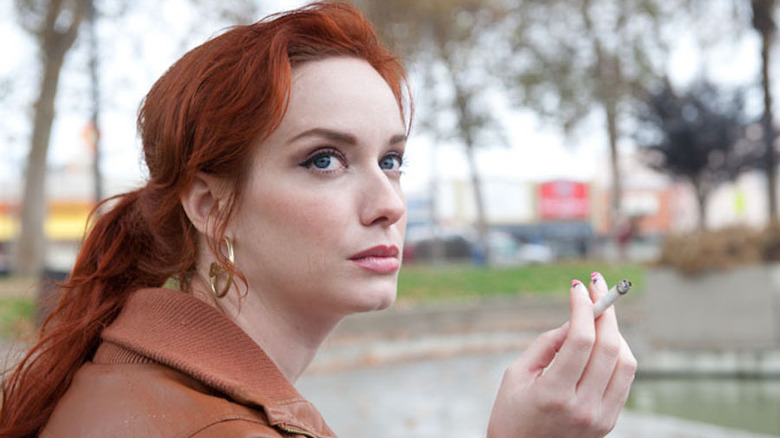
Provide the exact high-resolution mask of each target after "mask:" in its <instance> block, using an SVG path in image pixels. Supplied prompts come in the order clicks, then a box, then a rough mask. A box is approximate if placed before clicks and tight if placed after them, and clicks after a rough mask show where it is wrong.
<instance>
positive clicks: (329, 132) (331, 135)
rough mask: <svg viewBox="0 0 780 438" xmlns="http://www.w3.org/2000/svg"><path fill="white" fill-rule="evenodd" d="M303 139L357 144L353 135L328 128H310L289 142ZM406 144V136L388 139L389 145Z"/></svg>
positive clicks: (395, 136)
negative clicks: (323, 139)
mask: <svg viewBox="0 0 780 438" xmlns="http://www.w3.org/2000/svg"><path fill="white" fill-rule="evenodd" d="M304 137H322V138H325V139H328V140H331V141H336V142H339V143H345V144H348V145H356V144H357V143H358V141H357V137H355V136H354V135H352V134H350V133H347V132H341V131H336V130H333V129H328V128H312V129H308V130H306V131H303V132H301V133H300V134H298V135H296V136H295V137H293V138H291V139H290V142H291V143H292V142H294V141H296V140H299V139H301V138H304ZM405 142H406V134H398V135H394V136H392V137H390V142H389V144H390V145H396V144H399V143H405Z"/></svg>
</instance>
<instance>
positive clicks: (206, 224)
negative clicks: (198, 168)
mask: <svg viewBox="0 0 780 438" xmlns="http://www.w3.org/2000/svg"><path fill="white" fill-rule="evenodd" d="M227 193H228V191H227V190H226V187H225V183H224V181H222V180H220V179H218V178H216V177H214V176H211V175H207V174H205V173H201V172H198V174H197V175H195V180H194V181H193V182H192V184H190V186H189V188H187V189H186V190H185V191H184V193H182V195H181V205H182V207H183V208H184V212H185V213H186V214H187V217H188V218H189V219H190V222H192V224H193V225H195V228H197V230H198V231H200V232H201V233H203V234H205V235H207V236H208V235H210V234H211V233H212V232H213V228H211V227H213V226H214V220H215V219H217V218H216V217H214V214H215V213H216V212H219V211H220V210H221V207H222V206H223V205H224V203H225V202H226V197H227Z"/></svg>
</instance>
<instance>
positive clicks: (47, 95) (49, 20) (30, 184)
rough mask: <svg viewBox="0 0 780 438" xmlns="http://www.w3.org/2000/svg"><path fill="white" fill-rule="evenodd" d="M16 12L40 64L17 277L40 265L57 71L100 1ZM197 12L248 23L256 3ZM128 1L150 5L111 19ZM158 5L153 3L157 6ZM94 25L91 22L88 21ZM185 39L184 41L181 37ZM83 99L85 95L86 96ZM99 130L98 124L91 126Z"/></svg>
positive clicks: (32, 1) (44, 2) (35, 5)
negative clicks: (36, 52)
mask: <svg viewBox="0 0 780 438" xmlns="http://www.w3.org/2000/svg"><path fill="white" fill-rule="evenodd" d="M15 2H16V3H15V6H16V11H17V16H18V18H19V20H18V21H19V22H20V23H21V25H22V27H23V28H24V29H25V30H26V31H28V32H29V33H30V34H32V35H33V36H34V37H35V39H36V42H37V44H38V48H39V54H38V58H39V60H40V66H41V79H40V85H39V92H38V98H37V100H36V102H35V104H34V108H33V126H32V135H31V139H30V152H29V156H28V159H27V166H26V169H25V170H26V172H25V180H24V191H23V204H22V213H21V225H22V226H21V235H20V237H19V239H18V242H17V252H18V254H17V258H16V262H17V264H16V267H15V269H16V271H17V273H19V274H22V275H32V276H37V275H39V274H40V273H41V272H42V270H43V268H44V258H45V255H44V254H45V248H46V240H45V234H44V219H45V217H46V193H45V186H46V184H45V178H46V167H47V158H46V157H47V153H48V149H49V140H50V137H51V130H52V124H53V121H54V118H55V98H56V96H57V91H58V87H59V83H60V80H59V79H60V73H61V71H62V68H63V64H64V62H65V58H66V56H67V54H68V53H69V51H70V50H71V48H72V47H73V46H74V43H75V42H76V40H77V38H78V36H79V29H80V27H81V24H82V22H83V21H85V20H88V19H90V18H92V20H94V19H95V17H96V8H97V6H98V5H99V4H102V3H101V2H95V1H94V0H15ZM191 2H192V5H193V6H195V7H197V9H198V11H199V13H201V14H202V15H204V16H209V17H216V18H217V19H218V20H219V21H222V22H224V23H226V24H235V23H243V22H247V21H250V20H251V19H252V17H253V16H254V15H255V14H256V7H255V3H254V2H253V1H252V0H244V1H239V2H230V3H229V4H223V2H219V1H218V0H191ZM129 5H132V7H137V8H144V7H146V8H149V4H147V3H144V2H135V3H130V2H122V1H120V2H119V3H117V4H114V8H117V16H115V17H113V19H115V20H119V19H121V16H122V15H123V14H124V13H125V12H126V10H127V8H128V7H129ZM158 6H159V5H157V4H155V5H153V7H154V9H151V8H149V10H150V11H152V10H156V8H157V7H158ZM92 26H93V27H94V26H95V22H94V21H93V22H92ZM96 38H97V34H96V32H95V31H94V28H93V29H92V33H91V40H92V42H93V43H96ZM182 43H184V39H182ZM93 50H95V53H93V56H91V57H90V58H91V60H90V66H89V67H90V80H91V81H92V91H93V95H92V96H91V101H92V106H93V109H92V115H91V118H92V119H93V121H94V122H95V123H96V122H97V119H98V114H99V110H100V101H101V96H100V94H99V93H98V90H99V88H98V85H99V84H97V81H98V79H99V70H98V68H97V63H98V59H97V58H98V56H99V55H98V53H97V52H96V48H94V49H93ZM85 100H87V99H85ZM95 129H96V130H97V132H99V127H97V126H96V127H95ZM97 152H98V151H96V160H95V163H94V173H95V175H96V178H97V175H98V173H99V168H98V166H99V163H98V161H97V156H98V155H97ZM96 192H97V193H96V197H97V198H102V192H103V190H102V186H101V185H100V181H99V180H97V181H96Z"/></svg>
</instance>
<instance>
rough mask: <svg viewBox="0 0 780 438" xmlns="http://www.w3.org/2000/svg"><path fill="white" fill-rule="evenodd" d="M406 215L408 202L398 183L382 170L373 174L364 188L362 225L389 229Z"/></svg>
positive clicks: (367, 179) (361, 212)
mask: <svg viewBox="0 0 780 438" xmlns="http://www.w3.org/2000/svg"><path fill="white" fill-rule="evenodd" d="M404 215H406V200H405V198H404V195H403V192H402V191H401V186H400V184H399V183H398V181H394V180H392V179H390V178H389V177H388V176H387V175H386V174H385V173H384V172H383V171H382V170H379V169H377V171H375V172H372V173H371V174H370V176H369V178H366V181H364V184H363V188H362V199H361V207H360V223H361V224H363V225H365V226H371V225H377V224H378V225H381V226H383V227H389V226H390V225H393V224H395V223H396V222H398V221H399V220H401V218H403V217H404Z"/></svg>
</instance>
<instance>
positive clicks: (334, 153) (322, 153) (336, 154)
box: [300, 149, 347, 174]
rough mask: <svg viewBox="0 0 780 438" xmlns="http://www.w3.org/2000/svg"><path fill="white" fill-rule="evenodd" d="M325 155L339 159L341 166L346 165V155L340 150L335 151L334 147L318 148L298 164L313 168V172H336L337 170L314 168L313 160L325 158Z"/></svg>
mask: <svg viewBox="0 0 780 438" xmlns="http://www.w3.org/2000/svg"><path fill="white" fill-rule="evenodd" d="M325 157H333V158H335V159H337V160H339V161H340V162H341V165H342V166H344V167H347V159H346V157H344V155H343V154H342V153H341V152H339V151H337V150H336V149H323V150H319V151H317V152H316V153H314V154H313V155H311V156H310V157H309V158H307V159H306V160H304V161H303V162H302V163H301V164H300V166H301V167H305V168H307V169H311V170H313V171H315V172H320V173H325V174H330V173H334V172H337V170H322V169H315V168H314V162H315V161H317V160H319V159H320V158H325Z"/></svg>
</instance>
